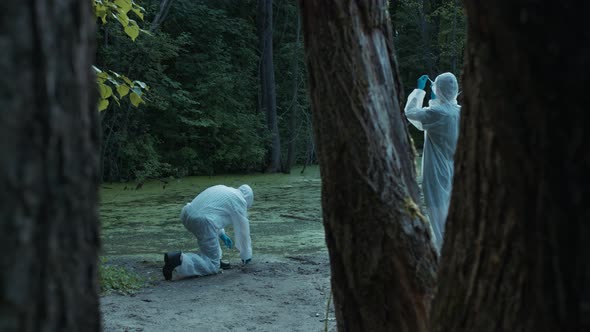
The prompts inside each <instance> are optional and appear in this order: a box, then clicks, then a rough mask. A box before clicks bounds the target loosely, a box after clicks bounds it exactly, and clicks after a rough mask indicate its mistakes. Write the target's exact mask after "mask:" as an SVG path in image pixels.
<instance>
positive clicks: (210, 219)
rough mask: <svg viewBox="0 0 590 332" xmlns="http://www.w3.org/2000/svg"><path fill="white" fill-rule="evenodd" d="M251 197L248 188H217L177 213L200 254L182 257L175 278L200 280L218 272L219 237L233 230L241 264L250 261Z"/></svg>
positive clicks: (250, 191)
mask: <svg viewBox="0 0 590 332" xmlns="http://www.w3.org/2000/svg"><path fill="white" fill-rule="evenodd" d="M253 200H254V193H253V192H252V188H250V186H248V185H242V186H240V187H239V188H238V189H235V188H231V187H226V186H223V185H217V186H213V187H210V188H207V189H205V190H204V191H203V192H201V193H200V194H199V195H198V196H197V197H195V199H193V201H192V202H190V203H187V204H186V205H185V206H184V207H183V208H182V211H181V213H180V220H181V221H182V224H183V225H184V227H186V229H187V230H189V231H190V232H191V233H193V234H194V235H195V236H196V237H197V242H198V245H199V249H200V251H201V252H200V253H197V254H193V253H182V264H181V265H179V266H177V267H176V268H175V270H174V271H175V274H176V277H177V278H186V277H192V276H203V275H209V274H215V273H218V272H219V266H220V261H221V246H220V244H219V239H218V237H219V235H220V234H222V233H225V230H224V228H225V227H227V226H229V225H232V226H233V227H234V237H235V238H234V245H235V247H236V248H238V250H239V251H240V258H242V259H243V260H247V259H251V258H252V240H251V239H250V223H249V221H248V214H247V211H248V208H250V207H251V206H252V202H253Z"/></svg>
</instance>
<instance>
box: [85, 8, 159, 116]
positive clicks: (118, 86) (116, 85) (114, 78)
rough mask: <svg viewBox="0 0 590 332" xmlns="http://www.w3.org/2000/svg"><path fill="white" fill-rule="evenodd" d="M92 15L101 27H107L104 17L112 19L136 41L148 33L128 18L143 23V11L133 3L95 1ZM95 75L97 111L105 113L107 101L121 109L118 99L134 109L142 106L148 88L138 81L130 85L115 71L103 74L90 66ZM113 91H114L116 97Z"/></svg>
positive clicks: (125, 78)
mask: <svg viewBox="0 0 590 332" xmlns="http://www.w3.org/2000/svg"><path fill="white" fill-rule="evenodd" d="M93 5H94V7H93V8H94V15H95V16H96V18H97V19H100V20H101V21H102V24H106V23H107V17H111V16H112V17H113V18H115V19H116V20H117V21H119V23H120V24H121V27H122V28H123V30H124V32H125V34H127V36H129V37H130V38H131V40H132V41H135V39H136V38H137V36H138V35H139V32H140V31H142V32H145V33H148V34H149V32H147V31H145V30H143V29H140V28H139V25H137V22H136V21H135V20H133V19H130V18H129V16H128V14H129V12H132V13H134V14H135V16H137V17H138V18H139V19H141V20H143V17H144V13H145V9H144V8H143V7H141V6H139V5H138V4H137V3H135V1H133V0H94V3H93ZM93 69H94V71H95V73H96V81H97V84H98V91H99V97H100V98H99V101H98V111H104V110H106V109H107V107H108V106H109V104H110V101H109V100H110V99H112V100H114V101H115V102H116V103H117V104H118V105H119V106H121V103H120V99H121V98H123V97H125V96H128V97H129V100H130V102H131V104H132V105H133V106H135V107H137V106H139V104H140V103H142V102H144V100H143V94H144V91H146V90H148V89H149V88H148V87H147V85H146V84H145V83H143V82H141V81H131V80H130V79H129V78H128V77H126V76H125V75H120V74H118V73H117V72H114V71H111V70H109V71H102V70H100V69H99V68H98V67H96V66H93ZM113 91H116V92H117V93H116V94H115V93H114V92H113ZM117 94H118V95H119V96H118V97H117Z"/></svg>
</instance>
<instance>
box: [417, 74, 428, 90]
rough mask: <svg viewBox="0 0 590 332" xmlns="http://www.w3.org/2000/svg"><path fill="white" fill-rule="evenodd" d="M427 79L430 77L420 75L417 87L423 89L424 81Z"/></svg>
mask: <svg viewBox="0 0 590 332" xmlns="http://www.w3.org/2000/svg"><path fill="white" fill-rule="evenodd" d="M429 80H430V79H429V78H428V75H422V76H420V78H419V79H418V86H417V89H420V90H424V88H425V87H426V82H428V81H429Z"/></svg>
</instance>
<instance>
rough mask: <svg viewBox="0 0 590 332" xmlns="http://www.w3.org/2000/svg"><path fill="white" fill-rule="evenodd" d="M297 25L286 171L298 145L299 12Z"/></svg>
mask: <svg viewBox="0 0 590 332" xmlns="http://www.w3.org/2000/svg"><path fill="white" fill-rule="evenodd" d="M296 20H297V25H296V28H295V29H296V37H295V46H294V48H293V59H291V61H292V62H291V75H293V82H292V84H293V87H292V94H293V96H292V99H291V104H290V105H289V124H288V130H287V131H288V138H289V140H288V142H287V143H288V145H287V161H286V162H285V165H284V166H283V171H284V172H286V173H289V172H291V167H293V165H294V164H295V147H296V139H297V133H296V130H297V128H296V126H297V115H298V113H299V112H298V111H299V102H298V100H297V99H298V96H299V81H300V79H299V44H300V39H301V38H300V35H301V19H300V17H299V13H297V17H296Z"/></svg>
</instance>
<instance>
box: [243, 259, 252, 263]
mask: <svg viewBox="0 0 590 332" xmlns="http://www.w3.org/2000/svg"><path fill="white" fill-rule="evenodd" d="M251 260H252V258H248V259H246V260H243V259H242V263H244V264H248V263H250V261H251Z"/></svg>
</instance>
